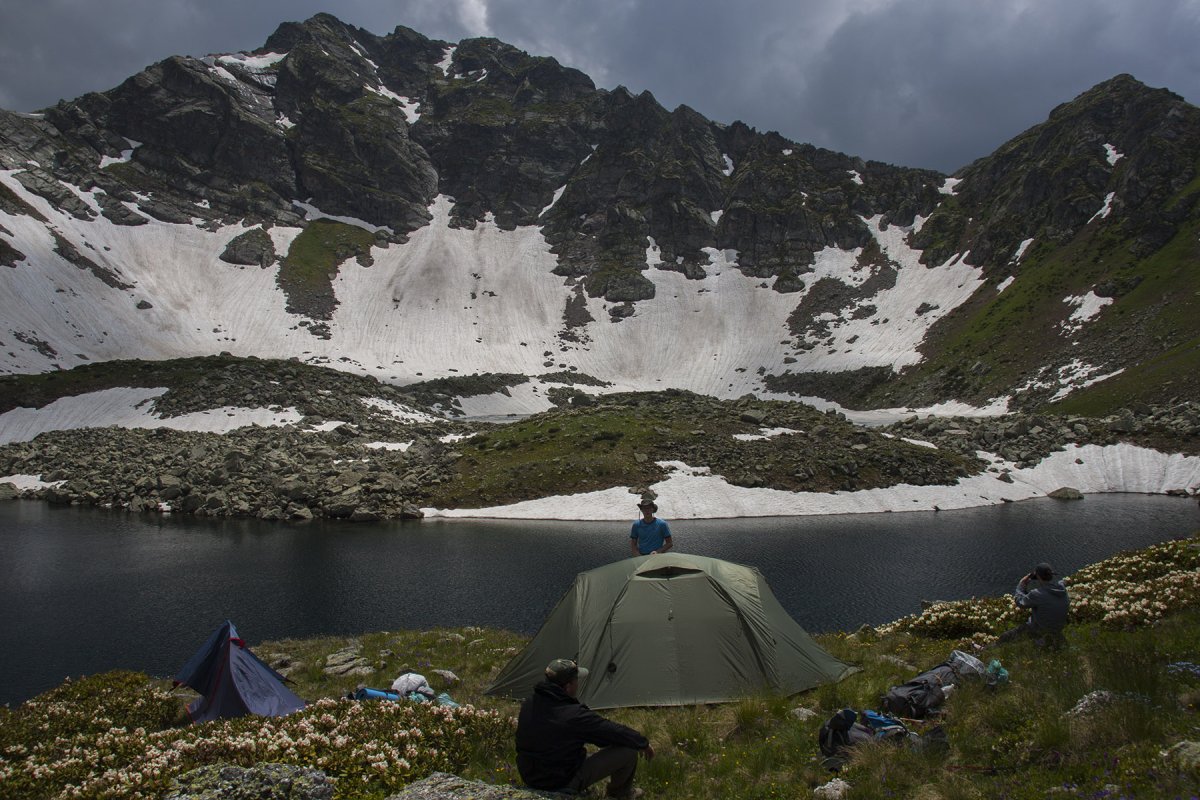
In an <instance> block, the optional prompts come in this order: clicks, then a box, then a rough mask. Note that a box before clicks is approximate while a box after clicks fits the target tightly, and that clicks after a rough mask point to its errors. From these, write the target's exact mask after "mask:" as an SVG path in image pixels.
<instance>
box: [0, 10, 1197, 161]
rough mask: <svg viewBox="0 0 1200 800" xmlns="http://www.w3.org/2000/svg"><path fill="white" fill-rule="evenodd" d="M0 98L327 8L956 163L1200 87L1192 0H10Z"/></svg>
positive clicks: (817, 135)
mask: <svg viewBox="0 0 1200 800" xmlns="http://www.w3.org/2000/svg"><path fill="white" fill-rule="evenodd" d="M8 5H9V6H12V5H16V6H18V7H17V8H5V11H4V14H3V20H2V21H3V25H0V107H5V108H12V109H17V110H32V109H35V108H38V107H43V106H46V105H49V104H53V103H54V102H55V101H57V100H58V99H60V98H64V97H67V98H69V97H76V96H78V95H80V94H82V93H83V92H86V91H91V90H102V89H107V88H110V87H112V86H115V85H116V84H118V83H120V82H121V81H122V80H124V79H125V78H126V77H128V76H130V75H132V74H134V73H136V72H137V71H138V70H140V69H142V68H143V67H145V66H147V65H149V64H151V63H153V62H155V61H158V60H160V59H162V58H165V57H167V56H169V55H173V54H185V55H205V54H207V53H210V52H230V51H237V50H249V49H253V48H255V47H258V46H260V45H261V44H262V43H263V42H264V41H265V40H266V38H267V36H269V35H270V33H271V31H273V30H274V29H275V27H276V26H277V25H278V24H279V23H280V22H283V21H285V20H302V19H305V18H307V17H309V16H311V15H312V14H314V13H316V12H318V11H321V10H324V9H329V10H331V11H333V12H334V13H335V14H336V15H337V16H338V17H339V18H341V19H343V20H344V21H346V22H348V23H350V24H352V25H357V26H359V27H362V28H365V29H367V30H369V31H371V32H373V33H376V34H380V35H383V34H386V33H388V32H390V31H391V30H392V29H393V28H394V27H395V26H396V25H405V26H408V27H411V28H414V29H416V30H418V31H420V32H421V33H424V34H425V35H427V36H430V37H433V38H439V39H447V40H452V41H457V40H458V39H461V38H464V37H467V36H480V35H487V36H495V37H497V38H499V39H502V40H504V41H507V42H510V43H511V44H514V45H516V46H518V47H521V48H522V49H525V50H528V51H529V52H531V53H534V54H537V55H553V56H555V57H556V58H557V59H558V60H559V61H561V62H562V63H564V64H566V65H568V66H573V67H576V68H578V69H581V70H583V71H584V72H586V73H588V74H589V75H591V77H592V78H593V79H594V80H595V81H596V83H597V84H598V85H599V86H601V87H604V88H613V87H615V86H617V85H618V84H624V85H625V86H627V87H629V88H630V89H631V90H633V91H635V92H638V91H643V90H649V91H651V92H652V93H653V94H654V95H655V97H657V98H658V100H659V101H660V102H662V103H663V104H664V105H666V106H667V107H668V108H673V107H674V106H676V105H678V104H681V103H682V104H687V105H689V106H692V107H693V108H695V109H696V110H697V111H699V112H701V113H702V114H704V115H706V116H708V117H711V118H713V119H715V120H717V121H719V122H732V121H733V120H735V119H741V120H743V121H745V122H746V123H747V124H750V125H752V126H754V127H756V128H758V129H760V130H778V131H779V132H780V133H782V134H784V135H785V136H788V137H789V138H792V139H795V140H797V141H801V142H812V143H814V144H817V145H820V146H823V147H828V148H831V149H834V150H840V151H842V152H847V153H851V154H854V155H860V156H863V157H865V158H873V159H879V160H883V161H890V162H892V163H897V164H903V165H907V166H923V167H932V168H935V169H941V170H943V171H950V170H953V169H955V168H957V167H959V166H962V165H964V164H966V163H968V162H969V161H971V160H973V159H975V158H978V157H981V156H984V155H987V154H988V153H989V152H991V151H992V150H993V149H995V147H997V146H998V145H999V144H1001V143H1002V142H1004V141H1005V140H1006V139H1008V138H1010V137H1012V136H1014V135H1016V134H1017V133H1020V132H1021V131H1023V130H1025V129H1026V128H1028V127H1029V126H1031V125H1034V124H1036V123H1038V122H1040V121H1042V120H1044V119H1045V118H1046V116H1047V114H1048V113H1049V112H1050V110H1051V109H1052V108H1053V107H1054V106H1056V105H1058V104H1059V103H1062V102H1066V101H1068V100H1070V99H1072V98H1073V97H1075V96H1076V95H1077V94H1079V93H1080V92H1082V91H1084V90H1086V89H1087V88H1089V87H1091V86H1092V85H1094V84H1096V83H1099V82H1100V81H1103V80H1107V79H1108V78H1111V77H1112V76H1114V75H1116V74H1119V73H1122V72H1128V73H1131V74H1133V75H1134V76H1135V77H1137V78H1138V79H1139V80H1141V81H1143V82H1144V83H1146V84H1148V85H1150V86H1165V87H1167V88H1170V89H1172V90H1173V91H1175V92H1177V93H1179V94H1182V95H1183V96H1184V97H1185V98H1187V99H1189V100H1191V101H1193V102H1195V101H1197V100H1198V99H1200V48H1197V47H1196V46H1195V43H1196V42H1197V41H1200V0H1141V1H1140V2H1138V3H1130V2H1128V0H1088V2H1080V1H1079V0H989V1H987V2H984V0H977V1H976V2H972V1H971V0H743V2H739V3H733V2H724V1H722V2H716V0H607V1H606V2H596V0H390V1H389V0H348V1H345V2H339V3H338V4H336V6H327V5H323V4H319V3H310V2H298V1H297V0H289V1H286V2H285V0H257V2H247V1H246V0H240V2H231V1H230V0H157V2H151V1H150V0H107V1H106V2H101V3H98V2H94V0H70V1H68V0H10V2H9V3H8Z"/></svg>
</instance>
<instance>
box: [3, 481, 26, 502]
mask: <svg viewBox="0 0 1200 800" xmlns="http://www.w3.org/2000/svg"><path fill="white" fill-rule="evenodd" d="M20 496H21V492H20V490H19V489H17V485H16V484H15V483H0V500H16V499H17V498H18V497H20Z"/></svg>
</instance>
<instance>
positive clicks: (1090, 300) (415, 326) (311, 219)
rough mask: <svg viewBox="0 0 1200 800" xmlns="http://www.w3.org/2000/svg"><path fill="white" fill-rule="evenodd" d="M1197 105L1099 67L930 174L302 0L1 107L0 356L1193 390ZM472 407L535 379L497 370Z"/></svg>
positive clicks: (748, 386)
mask: <svg viewBox="0 0 1200 800" xmlns="http://www.w3.org/2000/svg"><path fill="white" fill-rule="evenodd" d="M1198 158H1200V111H1198V110H1197V109H1196V108H1195V107H1194V106H1192V105H1189V104H1188V103H1186V102H1185V101H1183V100H1182V99H1181V98H1179V97H1178V96H1176V95H1174V94H1172V93H1171V92H1169V91H1168V90H1166V89H1152V88H1149V87H1146V86H1144V85H1142V84H1140V83H1139V82H1137V81H1136V80H1135V79H1134V78H1132V77H1130V76H1125V75H1122V76H1117V77H1115V78H1113V79H1112V80H1110V81H1107V82H1105V83H1103V84H1100V85H1099V86H1096V87H1094V88H1093V89H1091V90H1089V91H1087V92H1085V93H1084V94H1082V95H1080V96H1079V97H1078V98H1075V99H1074V100H1071V101H1070V102H1067V103H1064V104H1063V105H1062V106H1060V107H1059V108H1057V109H1054V110H1053V111H1052V112H1051V113H1050V116H1049V118H1048V120H1047V121H1046V122H1045V123H1043V124H1041V125H1039V126H1036V127H1035V128H1032V129H1031V130H1029V131H1028V132H1026V133H1024V134H1022V135H1020V136H1018V137H1016V138H1015V139H1013V140H1012V141H1011V142H1008V143H1006V144H1005V145H1003V146H1002V147H1001V148H1000V149H998V150H997V151H996V152H995V153H993V154H991V155H986V156H984V157H982V158H980V159H979V160H978V161H976V162H974V163H973V164H970V165H968V166H967V167H964V168H963V169H962V170H960V171H959V172H958V173H956V174H955V175H953V176H945V175H941V174H937V173H934V172H930V171H928V170H917V169H908V168H904V167H901V166H893V165H887V164H880V163H876V162H869V161H865V160H863V159H860V158H856V157H854V156H852V155H846V154H841V153H835V152H831V151H826V150H821V149H817V148H814V147H812V146H810V145H805V144H803V143H797V142H793V141H790V140H788V139H787V138H785V137H784V136H782V135H780V134H778V133H775V132H762V131H758V130H756V129H754V128H753V127H751V126H750V125H748V124H745V123H743V122H732V123H729V124H725V123H722V122H714V121H712V120H707V119H705V118H704V117H702V116H701V115H699V114H698V113H696V112H695V111H693V110H691V109H689V108H686V107H680V108H677V109H674V110H667V109H665V108H663V107H662V106H661V105H660V104H659V103H658V102H657V101H656V100H655V98H654V97H653V96H652V95H651V94H650V93H649V92H643V93H642V94H640V95H636V96H635V95H633V94H632V93H630V92H629V91H627V90H625V89H624V88H622V87H617V88H615V89H611V90H608V89H601V88H597V87H596V86H595V84H594V83H593V82H592V80H591V79H590V78H588V77H587V76H586V75H584V74H583V73H581V72H579V71H578V70H575V69H571V68H570V67H566V66H564V65H561V64H559V63H558V62H556V61H555V60H554V59H551V58H544V57H539V56H537V55H531V54H528V53H525V52H522V51H520V50H518V49H516V48H514V47H511V46H509V45H506V44H504V43H503V42H500V41H497V40H495V39H469V40H464V41H462V42H458V43H451V42H442V41H437V40H432V39H429V38H427V37H425V36H423V35H421V34H420V33H418V32H416V31H412V30H409V29H407V28H403V27H397V28H396V29H395V30H394V31H392V32H391V33H388V34H386V35H382V36H381V35H377V34H374V33H371V32H369V31H365V30H362V29H359V28H355V27H353V26H349V25H346V24H344V23H342V22H341V21H339V20H338V19H336V18H335V17H333V16H330V15H328V14H319V15H317V16H314V17H312V18H311V19H309V20H306V21H304V22H299V23H297V22H289V23H285V24H283V25H281V26H280V27H279V28H278V30H277V31H276V32H275V33H274V34H273V35H272V36H271V37H270V38H269V39H268V40H267V41H266V42H265V43H264V45H263V47H261V48H259V49H258V50H256V51H254V52H251V53H232V54H218V55H212V56H207V57H203V58H191V57H173V58H169V59H166V60H164V61H162V62H160V63H157V64H153V65H151V66H149V67H147V68H146V69H145V70H144V71H142V72H141V73H139V74H137V75H135V76H132V77H131V78H129V79H128V80H127V81H125V82H124V83H122V84H121V85H120V86H117V87H115V88H113V89H111V90H108V91H105V92H97V93H91V94H88V95H85V96H83V97H80V98H77V99H74V100H69V101H64V102H61V103H59V104H58V105H56V106H54V107H52V108H48V109H45V110H44V111H42V112H40V113H37V114H16V113H10V112H0V265H3V266H4V269H0V309H3V311H2V312H0V372H4V373H44V372H49V371H52V370H56V369H65V368H69V367H73V366H77V365H81V364H88V363H94V362H99V361H111V360H125V359H155V360H158V359H172V358H186V357H194V356H201V355H213V354H216V353H219V352H222V351H229V352H231V353H234V354H236V355H239V356H259V357H284V358H289V357H294V358H297V359H300V360H301V361H303V362H305V363H311V364H327V365H330V366H334V367H336V368H338V369H342V370H345V371H348V372H354V373H359V374H369V375H373V376H375V377H378V378H381V379H383V380H385V381H387V382H389V383H393V384H397V385H409V384H414V383H420V382H423V381H429V380H444V379H451V380H453V379H455V378H458V377H461V376H463V375H470V374H503V375H514V376H525V377H526V378H531V377H533V376H538V375H541V374H543V373H547V372H551V373H558V372H569V371H577V372H580V373H583V374H586V375H590V376H593V377H594V378H595V379H596V380H598V381H600V382H602V383H605V384H611V385H612V388H613V389H614V390H618V391H652V390H658V389H662V388H680V389H687V390H690V391H694V392H697V393H700V394H706V395H711V396H716V397H721V398H725V399H732V398H737V397H740V396H742V395H743V394H746V393H747V392H754V393H757V394H760V395H768V396H774V397H801V396H816V397H822V398H825V399H835V400H837V401H838V402H840V403H842V404H843V405H846V406H851V407H856V408H866V407H879V406H888V407H896V406H906V405H907V406H923V405H930V404H933V403H935V402H941V401H948V400H955V401H961V402H964V403H970V404H973V405H984V404H986V403H989V402H991V401H994V400H995V401H1003V402H1007V403H1008V404H1010V405H1011V406H1012V407H1014V408H1016V407H1019V408H1021V409H1022V410H1028V411H1035V410H1037V409H1038V408H1040V407H1042V406H1045V405H1046V404H1058V405H1059V406H1060V407H1061V408H1062V409H1063V410H1064V411H1065V412H1068V413H1075V414H1108V413H1112V412H1115V411H1116V410H1117V409H1119V408H1120V407H1122V406H1128V405H1130V404H1132V403H1134V402H1142V403H1152V404H1166V403H1168V402H1169V400H1170V399H1171V398H1172V397H1174V398H1188V397H1192V396H1195V394H1196V390H1197V388H1200V387H1198V386H1197V384H1196V378H1195V376H1196V375H1197V374H1200V369H1197V368H1196V367H1197V365H1196V363H1195V362H1196V352H1197V349H1196V342H1197V335H1198V334H1200V328H1198V327H1197V326H1198V325H1200V323H1197V320H1198V319H1200V314H1197V313H1196V311H1197V308H1196V303H1197V299H1196V296H1197V290H1198V289H1200V287H1198V286H1197V272H1196V269H1195V264H1196V263H1197V262H1198V260H1200V258H1198V256H1200V254H1198V252H1197V248H1198V247H1200V244H1198V237H1197V234H1198V233H1200V227H1198V225H1200V223H1198V214H1200V211H1198V208H1200V205H1198V200H1200V187H1198V184H1197V181H1198V180H1200V178H1198V177H1197V159H1198ZM516 394H517V395H520V397H518V398H516V399H512V402H511V403H506V402H501V401H500V400H497V404H496V405H493V406H492V407H491V408H490V409H489V410H488V411H486V412H485V413H498V409H502V410H500V411H499V413H505V412H507V411H518V412H520V413H531V412H534V411H544V410H546V409H548V408H550V406H551V401H550V400H549V399H548V398H547V397H546V395H544V394H541V395H538V396H536V397H534V396H532V395H530V394H522V393H521V392H517V393H516Z"/></svg>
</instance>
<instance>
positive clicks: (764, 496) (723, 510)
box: [425, 444, 1200, 521]
mask: <svg viewBox="0 0 1200 800" xmlns="http://www.w3.org/2000/svg"><path fill="white" fill-rule="evenodd" d="M980 456H981V457H984V458H986V459H987V460H989V461H991V462H992V468H993V469H996V470H1001V469H1005V470H1008V471H1009V475H1010V476H1011V477H1012V479H1013V482H1012V483H1006V482H1003V481H1000V480H997V475H996V473H993V472H985V473H983V474H980V475H975V476H972V477H969V478H963V479H961V480H959V482H958V483H956V484H954V485H953V486H909V485H901V486H892V487H889V488H886V489H867V490H863V491H856V492H835V493H818V492H785V491H780V490H776V489H750V488H745V487H740V486H733V485H731V484H729V483H727V482H726V481H725V479H724V478H722V477H720V476H719V475H712V474H711V473H710V471H709V470H708V469H707V468H695V467H690V466H688V465H686V464H683V463H681V462H660V465H661V466H663V467H665V468H667V469H669V470H670V471H671V472H670V475H669V476H668V477H667V478H666V479H665V480H663V481H661V482H659V483H656V484H654V485H653V486H651V487H650V489H651V490H652V491H653V492H655V494H656V495H657V499H656V501H655V502H657V504H658V506H659V508H660V509H661V513H662V515H663V517H665V518H668V519H673V520H674V519H714V518H716V519H719V518H731V517H773V516H807V515H812V514H851V513H854V514H859V513H868V512H884V511H929V510H933V509H941V510H949V509H955V508H974V507H977V506H986V505H997V504H999V503H1004V502H1011V501H1017V500H1028V499H1031V498H1034V497H1044V496H1045V495H1047V494H1048V493H1050V492H1052V491H1054V490H1055V489H1058V488H1060V487H1062V486H1073V487H1075V488H1077V489H1079V490H1080V491H1081V492H1084V493H1089V494H1090V493H1097V492H1142V493H1153V494H1160V493H1165V492H1168V491H1172V490H1180V489H1187V488H1189V487H1192V486H1195V485H1197V484H1198V483H1200V458H1198V457H1196V456H1183V455H1178V454H1176V455H1167V454H1164V453H1160V452H1158V451H1156V450H1148V449H1145V448H1141V447H1135V446H1134V445H1129V444H1119V445H1111V446H1108V447H1099V446H1096V445H1086V446H1083V447H1075V446H1072V447H1069V448H1067V450H1065V451H1062V452H1057V453H1053V454H1051V455H1050V456H1049V457H1048V458H1046V459H1045V460H1043V461H1042V462H1041V463H1040V464H1038V465H1037V466H1034V467H1031V468H1028V469H1016V468H1015V466H1014V465H1012V464H1008V463H1006V462H1004V461H1002V460H1000V459H998V458H996V457H995V456H991V455H989V454H986V453H980ZM633 496H635V495H634V494H633V493H632V490H631V488H626V487H616V488H612V489H606V490H603V491H599V492H587V493H584V494H576V495H568V496H564V497H548V498H543V499H541V500H530V501H527V502H523V503H514V504H512V505H508V506H493V507H490V508H478V509H456V510H440V509H425V513H426V516H429V517H453V518H475V519H480V518H490V519H582V520H609V521H623V520H625V519H626V517H627V512H626V511H625V509H627V508H628V507H629V502H630V497H633Z"/></svg>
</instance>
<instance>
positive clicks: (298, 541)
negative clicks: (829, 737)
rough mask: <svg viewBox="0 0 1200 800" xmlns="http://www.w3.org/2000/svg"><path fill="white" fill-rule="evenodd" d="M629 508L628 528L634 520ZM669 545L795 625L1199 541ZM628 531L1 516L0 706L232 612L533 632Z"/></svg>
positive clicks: (785, 520)
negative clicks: (755, 575) (761, 598)
mask: <svg viewBox="0 0 1200 800" xmlns="http://www.w3.org/2000/svg"><path fill="white" fill-rule="evenodd" d="M632 519H633V515H632V514H631V516H630V522H632ZM668 521H669V522H670V523H671V528H672V532H673V534H674V541H675V549H676V551H677V552H681V553H694V554H697V555H704V556H712V557H716V558H721V559H725V560H728V561H734V562H737V563H740V564H747V565H751V566H754V567H757V568H758V570H759V571H760V572H762V573H763V575H764V576H765V577H766V579H767V581H768V583H769V584H770V586H771V588H772V589H773V590H774V592H775V594H776V596H777V597H778V598H779V600H780V602H781V603H782V604H783V607H784V608H785V609H787V610H788V612H789V613H791V614H792V616H793V617H795V619H796V620H797V621H798V622H799V623H800V624H801V625H802V626H804V627H805V628H806V629H807V630H808V631H810V632H813V633H817V632H826V631H839V630H841V631H850V630H854V629H856V628H858V627H859V626H861V625H863V624H879V623H883V622H887V621H890V620H893V619H895V618H897V617H901V616H904V615H906V614H911V613H915V612H917V611H919V610H920V608H921V602H922V601H923V600H951V599H958V598H965V597H971V596H984V595H998V594H1003V593H1005V592H1009V591H1011V589H1012V586H1013V584H1015V582H1016V581H1017V579H1018V578H1019V577H1020V576H1021V575H1023V574H1025V573H1026V572H1028V571H1029V570H1030V568H1031V567H1032V566H1033V564H1035V563H1036V562H1039V561H1049V562H1051V563H1052V564H1053V565H1054V567H1055V569H1056V570H1057V571H1058V572H1060V573H1062V574H1065V575H1069V574H1070V573H1071V572H1073V571H1075V570H1077V569H1079V568H1080V567H1082V566H1084V565H1086V564H1089V563H1093V562H1095V561H1099V560H1101V559H1103V558H1106V557H1108V556H1111V555H1113V554H1115V553H1117V552H1119V551H1121V550H1126V549H1131V548H1139V547H1145V546H1148V545H1150V544H1154V543H1157V542H1162V541H1166V540H1169V539H1172V538H1175V537H1179V536H1186V535H1189V534H1191V533H1193V532H1194V531H1196V530H1198V529H1200V511H1198V509H1197V504H1196V501H1195V500H1194V499H1187V498H1178V497H1165V496H1154V495H1138V494H1107V495H1089V496H1088V497H1087V498H1086V499H1084V500H1082V501H1074V502H1066V501H1056V500H1049V499H1042V500H1031V501H1026V502H1021V503H1009V504H1002V505H999V506H990V507H983V508H976V509H966V510H957V511H941V512H908V513H893V514H861V515H837V516H812V517H768V518H739V519H722V520H703V521H691V520H670V519H669V518H668ZM628 536H629V526H628V523H614V522H575V521H572V522H566V521H508V520H474V521H463V520H427V521H421V522H380V523H363V524H350V523H345V522H342V523H331V522H309V523H304V524H286V523H277V522H262V521H258V520H227V519H222V520H213V519H203V518H195V517H185V516H179V515H151V514H130V513H127V512H123V511H104V510H98V509H93V508H82V507H62V506H52V505H48V504H45V503H41V502H35V501H25V500H18V501H11V502H7V503H3V504H0V703H8V704H16V703H19V702H21V701H23V700H25V699H28V698H30V697H32V696H34V695H36V694H38V693H40V692H43V691H45V690H47V689H49V688H51V687H53V686H55V685H57V684H59V683H61V682H62V680H63V679H64V678H66V677H68V676H79V675H85V674H90V673H95V672H102V671H105V670H110V669H133V670H140V671H144V672H147V673H149V674H151V675H156V676H171V675H173V674H174V673H175V671H176V670H177V669H178V668H179V667H180V666H181V665H182V664H183V663H184V662H185V661H186V660H187V659H188V658H189V657H190V656H191V655H192V653H193V652H195V650H196V649H197V648H198V647H199V646H200V645H201V644H202V643H203V642H204V640H205V639H206V638H207V636H208V635H209V634H210V633H211V632H212V630H213V629H215V628H216V627H217V625H219V624H220V623H221V622H223V621H224V620H225V619H230V620H232V621H233V622H234V624H235V625H236V626H237V629H238V633H239V634H240V635H241V636H242V637H243V638H245V639H246V641H247V642H248V643H249V644H250V645H251V646H254V645H256V644H257V643H259V642H263V641H268V640H276V639H284V638H303V637H309V636H318V635H334V636H339V635H345V636H353V635H355V634H359V633H363V632H368V631H381V630H389V631H390V630H401V629H425V628H437V627H459V626H467V625H478V626H484V627H495V628H504V629H508V630H513V631H517V632H521V633H526V634H533V633H534V632H536V631H537V629H538V627H539V625H540V624H541V622H542V620H543V619H544V618H545V617H546V616H547V614H548V613H549V612H550V610H551V609H552V608H553V606H554V604H555V603H556V602H557V601H558V599H559V597H561V595H562V594H563V592H565V591H566V590H567V589H568V588H569V587H570V585H571V582H572V581H573V579H574V577H575V575H576V574H577V573H579V572H582V571H584V570H588V569H592V568H594V567H597V566H600V565H602V564H606V563H608V562H611V561H614V560H618V559H621V558H624V557H627V556H628V553H629V544H628Z"/></svg>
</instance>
